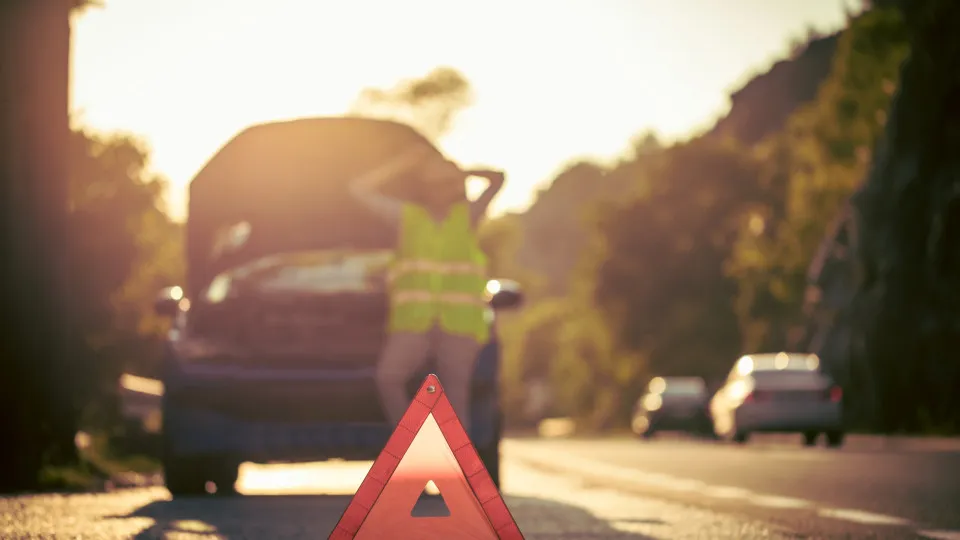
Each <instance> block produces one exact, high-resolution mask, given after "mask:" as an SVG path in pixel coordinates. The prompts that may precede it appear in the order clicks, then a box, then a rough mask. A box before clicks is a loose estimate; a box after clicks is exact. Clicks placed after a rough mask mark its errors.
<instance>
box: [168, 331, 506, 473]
mask: <svg viewBox="0 0 960 540" xmlns="http://www.w3.org/2000/svg"><path fill="white" fill-rule="evenodd" d="M495 353H496V349H495V347H494V346H493V345H492V344H491V345H490V346H488V347H487V348H486V349H484V352H483V353H481V362H480V365H478V374H477V376H476V377H475V381H474V384H473V387H472V389H471V438H472V440H473V442H474V444H475V445H476V446H477V447H486V446H487V445H490V444H494V443H496V441H498V440H499V437H500V427H501V422H500V408H499V393H498V392H497V386H496V384H495V382H494V381H496V379H495V378H491V377H489V375H490V374H488V373H486V372H484V370H487V371H490V369H491V368H490V366H489V363H490V362H491V360H495V356H494V357H493V358H491V357H490V356H489V355H495ZM484 355H487V357H486V358H484ZM428 372H429V371H428V370H425V371H424V372H423V373H418V374H417V375H415V376H414V377H411V379H410V381H409V383H408V385H407V387H408V392H409V393H410V396H411V399H412V397H413V394H414V393H415V392H416V390H417V388H419V386H420V384H421V383H422V381H423V378H424V377H426V375H427V373H428ZM493 373H495V370H493ZM164 385H165V392H164V396H163V429H164V439H165V444H166V446H167V450H168V451H170V452H172V453H174V454H175V455H178V456H190V455H194V456H202V455H221V456H222V455H229V456H231V457H234V458H235V459H238V460H244V461H256V462H271V461H313V460H323V459H330V458H343V459H359V460H366V459H373V458H375V457H376V456H377V455H378V454H379V452H380V450H381V449H382V448H383V446H384V445H385V444H386V442H387V440H388V438H389V437H390V434H391V433H392V431H393V426H392V425H390V424H389V422H388V421H387V420H386V418H385V415H384V413H383V410H382V407H381V405H380V399H379V395H378V392H377V390H376V385H375V382H374V371H373V369H372V368H364V369H355V370H338V371H337V370H323V369H315V370H297V371H292V370H280V369H277V370H270V369H248V368H236V367H230V366H222V365H221V366H211V365H209V364H208V365H190V364H185V363H176V362H171V363H169V364H168V369H167V370H166V374H165V377H164Z"/></svg>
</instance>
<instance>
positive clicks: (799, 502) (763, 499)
mask: <svg viewBox="0 0 960 540" xmlns="http://www.w3.org/2000/svg"><path fill="white" fill-rule="evenodd" d="M749 501H750V502H751V503H753V504H755V505H757V506H766V507H767V508H810V507H811V506H813V503H811V502H810V501H805V500H803V499H795V498H793V497H780V496H776V495H754V496H752V497H750V498H749Z"/></svg>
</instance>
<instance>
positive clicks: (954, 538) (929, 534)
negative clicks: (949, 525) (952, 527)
mask: <svg viewBox="0 0 960 540" xmlns="http://www.w3.org/2000/svg"><path fill="white" fill-rule="evenodd" d="M917 534H918V535H920V536H922V537H924V538H930V539H932V540H960V531H917Z"/></svg>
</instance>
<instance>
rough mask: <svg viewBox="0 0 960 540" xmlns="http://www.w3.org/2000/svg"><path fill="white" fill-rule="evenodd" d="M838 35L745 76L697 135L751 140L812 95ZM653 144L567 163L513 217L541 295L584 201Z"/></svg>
mask: <svg viewBox="0 0 960 540" xmlns="http://www.w3.org/2000/svg"><path fill="white" fill-rule="evenodd" d="M838 36H839V34H834V35H831V36H827V37H821V38H816V39H814V40H812V41H810V42H809V43H808V44H807V46H806V47H805V48H804V49H803V50H802V51H801V52H799V53H797V54H795V55H794V57H793V58H790V59H786V60H782V61H780V62H777V63H775V64H774V65H773V66H771V68H770V69H769V70H768V71H766V72H765V73H762V74H760V75H757V76H756V77H754V78H752V79H751V80H750V81H748V82H747V83H746V84H745V85H743V87H741V88H740V89H739V90H737V91H736V92H734V93H733V94H732V95H731V96H730V100H731V108H730V111H729V112H728V113H727V115H726V116H724V117H723V118H722V119H720V120H719V121H718V122H717V123H716V124H715V126H714V127H713V128H712V129H711V130H709V131H708V132H707V133H705V134H704V135H702V137H704V138H714V137H716V138H720V137H733V138H734V139H736V140H738V141H740V142H742V143H744V144H747V145H753V144H756V143H757V142H759V141H761V140H762V139H764V138H765V137H767V136H768V135H771V134H773V133H775V132H777V131H779V130H780V129H781V128H782V127H783V126H784V123H785V122H786V120H787V118H788V117H789V116H790V115H791V114H792V113H793V112H794V111H795V110H797V108H798V107H800V106H801V105H803V104H804V103H808V102H810V101H812V100H813V99H814V98H815V97H816V92H817V89H818V88H819V86H820V84H821V83H822V82H823V80H824V79H825V78H826V77H827V75H828V73H829V71H830V66H831V63H832V61H833V56H834V52H835V51H836V47H837V39H838ZM658 148H659V147H658V146H657V145H656V143H655V141H651V140H649V139H648V140H646V141H644V142H643V144H641V145H640V146H638V148H637V149H636V152H635V155H634V156H631V157H630V158H628V159H626V160H625V162H623V163H621V164H620V165H619V166H618V167H617V168H616V169H615V170H614V171H607V172H605V171H602V170H600V169H598V168H596V167H591V166H587V165H585V164H582V163H580V164H576V165H573V166H571V167H570V168H569V169H567V170H566V171H564V172H562V173H560V174H559V175H558V176H557V178H556V179H555V180H554V181H553V183H552V184H551V185H550V186H549V187H547V188H545V189H544V190H542V191H541V192H540V193H539V194H538V196H537V199H536V200H535V202H534V204H533V205H531V207H530V208H529V209H528V210H527V211H526V212H524V213H522V214H519V215H517V216H516V219H517V220H518V222H519V225H520V229H521V231H523V232H522V234H523V240H522V243H521V245H522V247H521V249H520V251H519V253H518V255H517V259H518V262H519V263H520V264H521V265H522V266H524V267H525V268H527V269H529V270H530V271H533V272H535V273H538V274H540V275H543V276H544V277H545V278H546V285H547V288H546V291H545V292H546V293H547V294H548V295H550V296H561V295H563V294H565V293H566V292H567V290H566V288H567V283H569V277H570V274H571V272H572V271H574V269H575V267H576V265H577V263H578V261H579V260H580V255H581V253H582V251H583V248H584V245H585V243H586V241H587V235H586V232H585V229H586V227H584V220H585V219H588V217H589V216H588V215H587V212H588V210H589V208H590V207H591V203H593V202H596V201H598V200H600V199H603V198H610V197H617V196H621V195H622V194H624V192H625V190H627V189H629V188H630V187H632V186H633V185H634V184H635V183H636V181H635V179H636V178H637V177H639V176H641V175H642V174H643V168H644V163H643V157H644V156H645V155H649V153H650V152H654V151H656V150H658Z"/></svg>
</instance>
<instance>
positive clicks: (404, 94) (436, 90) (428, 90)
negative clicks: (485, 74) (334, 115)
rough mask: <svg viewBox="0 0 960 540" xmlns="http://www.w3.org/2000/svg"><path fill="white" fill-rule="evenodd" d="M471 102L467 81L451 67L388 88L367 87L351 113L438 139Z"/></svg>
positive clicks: (470, 91) (358, 97)
mask: <svg viewBox="0 0 960 540" xmlns="http://www.w3.org/2000/svg"><path fill="white" fill-rule="evenodd" d="M472 103H473V89H472V87H471V86H470V81H468V80H467V78H466V77H464V75H463V74H462V73H460V72H459V71H457V70H455V69H453V68H450V67H438V68H435V69H434V70H433V71H430V72H429V73H427V74H426V75H424V76H422V77H416V78H411V79H405V80H402V81H400V82H399V83H397V84H396V85H394V86H393V87H391V88H367V89H364V90H363V91H361V92H360V95H359V96H357V99H356V101H355V102H354V105H353V107H352V112H353V113H354V114H360V115H363V116H372V117H377V118H389V119H393V120H399V121H402V122H406V123H408V124H410V125H412V126H414V127H416V128H418V129H419V130H420V131H421V132H422V133H423V134H424V135H426V136H427V137H430V138H432V139H434V140H438V139H439V138H440V137H442V136H443V135H446V134H447V133H448V132H449V131H450V129H451V128H452V126H453V122H454V120H455V118H456V116H457V114H459V113H460V112H461V111H463V110H464V109H466V108H467V107H469V106H470V105H471V104H472Z"/></svg>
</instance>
